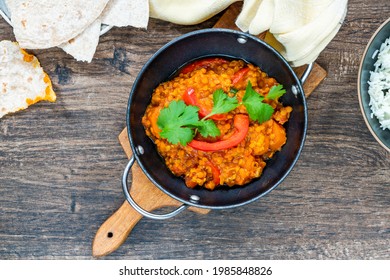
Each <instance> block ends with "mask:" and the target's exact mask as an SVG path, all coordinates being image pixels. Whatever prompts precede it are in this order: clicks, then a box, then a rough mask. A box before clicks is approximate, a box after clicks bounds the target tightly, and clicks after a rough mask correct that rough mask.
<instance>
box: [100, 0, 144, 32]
mask: <svg viewBox="0 0 390 280" xmlns="http://www.w3.org/2000/svg"><path fill="white" fill-rule="evenodd" d="M148 21H149V1H148V0H131V1H129V0H110V2H108V4H107V6H106V8H105V9H104V11H103V14H102V23H104V24H107V25H112V26H118V27H122V26H133V27H138V28H146V27H147V26H148Z"/></svg>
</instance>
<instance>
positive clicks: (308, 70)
mask: <svg viewBox="0 0 390 280" xmlns="http://www.w3.org/2000/svg"><path fill="white" fill-rule="evenodd" d="M313 66H314V62H312V63H310V64H308V65H307V67H306V69H305V71H304V72H303V74H302V77H301V84H302V85H303V84H304V83H305V82H306V80H307V78H308V77H309V75H310V72H311V70H312V69H313Z"/></svg>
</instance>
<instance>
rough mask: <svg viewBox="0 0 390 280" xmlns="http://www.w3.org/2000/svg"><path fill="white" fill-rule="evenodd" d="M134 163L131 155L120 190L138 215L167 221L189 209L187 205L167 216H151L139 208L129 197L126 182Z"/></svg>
mask: <svg viewBox="0 0 390 280" xmlns="http://www.w3.org/2000/svg"><path fill="white" fill-rule="evenodd" d="M134 162H135V157H134V155H133V156H132V157H131V158H130V160H129V162H128V163H127V165H126V168H125V170H124V171H123V175H122V189H123V193H124V194H125V197H126V200H127V201H128V202H129V203H130V205H131V206H132V207H133V208H134V209H135V210H136V211H137V212H138V213H140V214H141V215H142V216H145V217H147V218H151V219H155V220H165V219H169V218H172V217H174V216H176V215H177V214H179V213H180V212H182V211H183V210H185V209H187V208H188V207H189V206H188V205H186V204H183V205H181V206H180V207H179V208H177V209H176V210H174V211H172V212H170V213H167V214H153V213H150V212H148V211H146V210H145V209H143V208H141V207H140V206H139V205H138V204H137V203H136V202H135V201H134V199H133V198H132V197H131V195H130V187H129V185H128V184H127V180H128V177H129V172H130V169H131V167H132V166H133V164H134Z"/></svg>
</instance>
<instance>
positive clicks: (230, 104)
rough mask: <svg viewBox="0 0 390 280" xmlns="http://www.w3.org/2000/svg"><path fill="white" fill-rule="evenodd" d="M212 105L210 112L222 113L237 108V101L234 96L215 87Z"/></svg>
mask: <svg viewBox="0 0 390 280" xmlns="http://www.w3.org/2000/svg"><path fill="white" fill-rule="evenodd" d="M213 102H214V106H213V109H212V110H211V113H212V114H223V113H227V112H230V111H232V110H234V109H236V108H237V106H238V101H237V98H236V97H229V96H228V95H227V94H226V93H225V92H224V91H223V90H222V89H217V90H216V91H215V92H214V94H213Z"/></svg>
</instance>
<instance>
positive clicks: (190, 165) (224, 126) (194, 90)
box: [142, 57, 292, 190]
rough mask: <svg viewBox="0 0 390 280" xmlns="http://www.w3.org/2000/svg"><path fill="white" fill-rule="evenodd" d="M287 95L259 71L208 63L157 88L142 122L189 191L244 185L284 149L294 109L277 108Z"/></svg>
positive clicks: (184, 70)
mask: <svg viewBox="0 0 390 280" xmlns="http://www.w3.org/2000/svg"><path fill="white" fill-rule="evenodd" d="M284 93H285V90H284V89H283V86H282V85H280V84H278V82H277V81H276V80H275V79H274V78H271V77H268V75H267V74H266V73H264V72H262V71H261V70H260V69H259V68H258V67H256V66H254V65H251V64H247V63H245V62H244V61H242V60H228V59H224V58H219V57H213V58H203V59H200V60H197V61H195V62H193V63H190V64H188V65H186V66H184V67H183V68H182V69H181V70H179V73H178V75H176V76H175V77H174V78H173V79H171V80H169V81H167V82H163V83H161V84H160V85H159V86H158V87H157V88H156V89H155V90H154V92H153V95H152V100H151V103H150V104H149V106H148V107H147V109H146V112H145V115H144V116H143V118H142V123H143V125H144V127H145V130H146V134H147V135H148V136H149V137H150V138H151V139H152V140H153V141H154V143H155V144H156V146H157V150H158V152H159V153H160V155H161V156H162V157H163V158H164V160H165V163H166V165H167V166H168V168H169V169H170V170H171V171H172V173H173V174H174V175H176V176H180V177H183V178H184V180H185V183H186V185H187V186H188V187H189V188H195V187H197V186H200V187H204V188H206V189H209V190H213V189H215V188H216V187H218V186H221V185H225V186H229V187H232V186H238V185H244V184H246V183H248V182H250V181H251V180H252V179H254V178H258V177H260V176H261V174H262V171H263V169H264V167H265V165H266V161H267V159H270V158H271V157H272V156H273V155H274V153H275V152H277V151H279V150H280V149H281V148H282V146H283V145H284V144H285V143H286V132H285V128H284V127H283V124H284V123H285V122H287V121H288V119H289V117H290V113H291V111H292V108H291V107H290V106H283V104H282V103H281V102H279V97H281V96H282V95H283V94H284Z"/></svg>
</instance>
